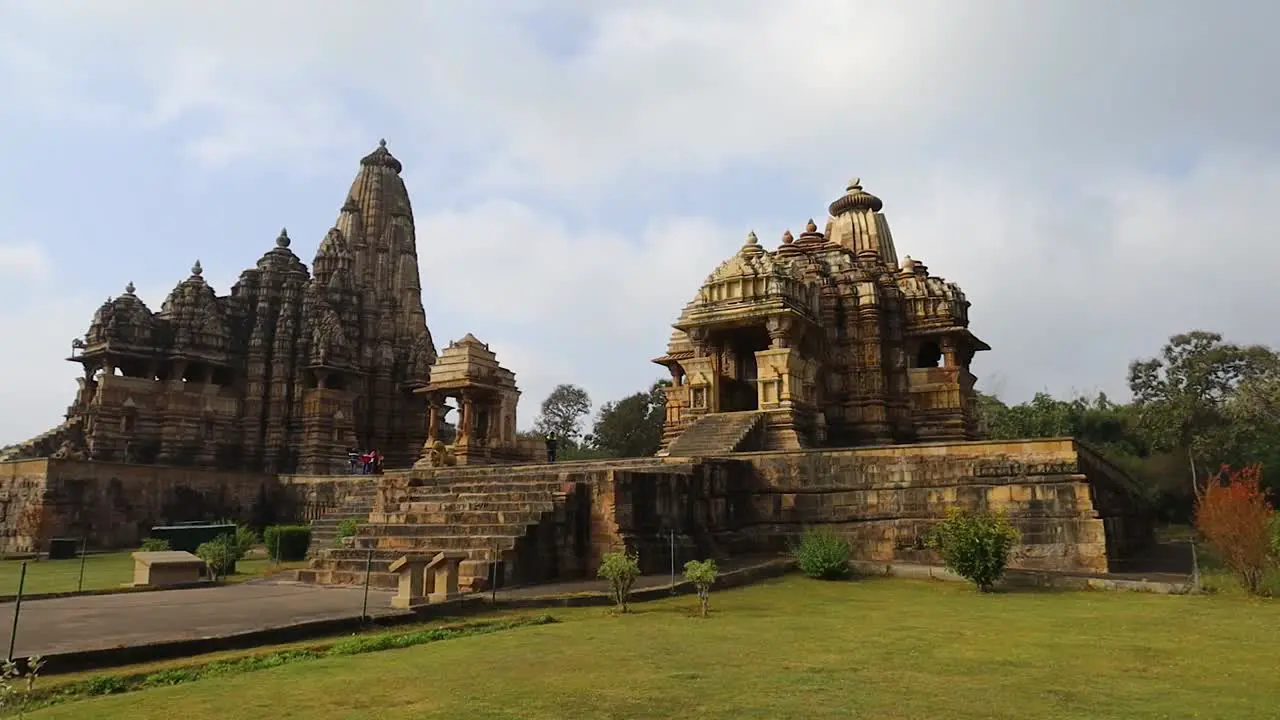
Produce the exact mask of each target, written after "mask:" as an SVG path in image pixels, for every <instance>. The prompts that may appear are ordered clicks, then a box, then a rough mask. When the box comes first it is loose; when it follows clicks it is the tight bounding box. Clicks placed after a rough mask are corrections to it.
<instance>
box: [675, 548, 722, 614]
mask: <svg viewBox="0 0 1280 720" xmlns="http://www.w3.org/2000/svg"><path fill="white" fill-rule="evenodd" d="M719 575H720V571H719V569H718V568H716V561H715V560H701V561H699V560H690V561H689V562H687V563H685V564H684V579H685V580H688V581H689V582H691V583H693V586H694V588H696V589H697V590H698V608H699V610H700V611H701V613H702V617H706V616H707V613H708V612H709V611H710V610H711V586H712V585H714V584H715V583H716V578H717V577H718V576H719Z"/></svg>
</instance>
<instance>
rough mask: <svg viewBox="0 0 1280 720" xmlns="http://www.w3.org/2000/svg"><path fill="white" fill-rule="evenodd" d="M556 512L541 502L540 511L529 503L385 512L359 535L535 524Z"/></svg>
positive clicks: (371, 519) (361, 527) (372, 518)
mask: <svg viewBox="0 0 1280 720" xmlns="http://www.w3.org/2000/svg"><path fill="white" fill-rule="evenodd" d="M554 509H555V508H554V506H553V505H552V504H551V503H541V504H540V507H536V508H531V507H530V504H529V503H517V504H515V505H514V506H513V507H509V508H503V509H481V510H471V509H441V510H434V511H427V512H397V513H382V514H380V515H377V517H375V516H374V515H370V516H369V524H368V525H364V524H362V525H360V529H359V530H358V532H364V528H365V527H369V526H372V525H374V524H380V525H394V526H403V525H465V524H469V523H479V524H481V525H486V524H488V525H492V524H523V525H532V524H533V523H536V522H538V520H540V519H541V518H542V515H543V513H547V512H551V511H552V510H554Z"/></svg>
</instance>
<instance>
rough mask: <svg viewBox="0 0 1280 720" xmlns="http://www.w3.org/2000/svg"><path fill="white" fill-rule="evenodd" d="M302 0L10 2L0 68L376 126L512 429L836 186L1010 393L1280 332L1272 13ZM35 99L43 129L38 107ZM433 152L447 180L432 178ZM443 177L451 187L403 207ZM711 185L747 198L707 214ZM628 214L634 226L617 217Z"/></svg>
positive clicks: (227, 116)
mask: <svg viewBox="0 0 1280 720" xmlns="http://www.w3.org/2000/svg"><path fill="white" fill-rule="evenodd" d="M296 8H297V5H296V3H292V2H285V1H284V0H279V1H274V2H273V1H272V0H254V1H253V2H252V3H250V2H249V0H229V1H227V2H222V3H199V4H198V3H168V4H163V3H154V2H145V1H143V0H136V1H132V2H126V1H125V0H120V1H118V2H113V3H110V4H103V3H92V2H72V1H70V0H67V1H66V2H59V3H49V2H38V1H36V0H28V1H27V2H12V3H7V4H6V6H5V9H3V10H0V27H5V26H7V27H10V28H22V31H21V33H20V35H21V37H22V38H23V39H24V44H23V45H21V48H22V51H21V54H19V53H18V51H16V50H14V51H12V52H10V53H9V55H10V56H12V57H11V58H10V61H9V65H10V72H11V73H12V72H13V68H14V67H16V66H17V65H16V63H17V60H14V59H13V58H18V59H20V60H21V61H22V62H23V63H32V64H31V65H30V67H33V68H37V69H39V71H40V73H41V74H40V76H39V77H41V78H45V77H48V78H54V79H57V81H58V88H60V90H59V93H58V94H56V95H55V96H54V98H55V99H57V98H61V99H65V100H66V101H67V102H73V101H74V102H76V103H80V104H81V105H83V106H92V105H93V104H94V103H95V102H98V103H103V102H106V100H105V99H104V97H103V95H104V94H105V93H106V91H105V90H104V91H102V92H98V93H95V92H94V89H93V88H92V87H85V86H83V84H82V85H74V83H73V81H72V80H70V79H69V78H71V79H74V78H75V77H77V76H78V75H77V71H79V70H80V69H83V68H86V67H91V66H94V65H109V66H110V70H111V71H112V73H113V77H119V78H124V79H126V80H127V81H128V83H129V84H130V87H131V88H132V91H131V93H130V94H126V95H124V96H123V97H125V98H126V100H125V101H120V102H126V104H128V113H127V117H129V118H130V119H131V120H132V121H133V122H135V123H137V124H138V126H139V127H146V128H154V129H166V130H168V129H173V128H179V129H181V131H182V132H181V133H180V134H181V135H182V137H184V138H186V139H187V144H186V151H187V153H188V155H189V157H190V158H192V159H193V160H195V161H196V162H197V163H198V164H200V165H203V166H206V167H215V168H216V167H222V166H228V165H236V164H242V165H248V164H252V163H264V164H265V163H279V162H280V161H281V160H284V161H286V162H287V163H288V165H289V166H292V167H296V166H297V164H298V163H299V162H323V163H329V162H349V160H350V159H349V158H347V157H346V156H345V155H344V156H341V157H336V156H335V152H336V150H335V148H338V147H343V148H347V147H350V146H352V145H356V144H364V143H369V142H371V140H372V139H374V138H375V137H376V136H377V135H378V134H383V133H384V130H383V128H388V127H389V128H390V129H387V130H385V133H386V134H389V135H391V136H392V140H393V149H395V150H396V152H397V155H398V156H399V157H400V159H401V160H402V161H404V163H405V167H406V170H405V176H406V179H407V180H409V181H410V182H411V183H415V182H419V183H421V185H422V187H421V188H420V189H419V192H417V193H415V200H416V201H417V202H416V205H417V207H418V208H419V211H418V218H417V220H418V226H419V227H418V230H419V239H420V243H421V252H422V256H423V259H424V260H423V287H424V293H425V296H426V306H427V313H428V318H429V321H430V323H431V325H432V329H433V332H434V333H435V335H436V340H437V343H438V344H441V345H443V344H444V343H445V342H447V340H448V339H449V336H450V335H452V336H453V337H455V338H456V337H460V336H461V335H462V334H463V333H465V332H468V331H470V332H474V333H475V334H476V335H477V336H479V337H480V338H481V339H482V340H484V341H486V342H489V343H491V344H492V346H493V347H494V349H495V350H496V351H497V352H498V354H499V357H500V358H502V359H503V361H504V363H506V364H507V365H508V366H509V367H511V368H512V369H513V370H515V371H516V372H517V374H518V376H519V377H520V381H521V385H522V387H523V388H524V389H525V395H524V403H523V405H524V407H523V412H522V417H523V418H524V419H525V420H526V422H527V420H528V419H529V418H531V417H532V413H533V412H534V411H535V410H536V405H537V403H538V402H539V401H540V400H541V398H542V396H543V395H545V392H546V391H547V390H549V389H550V387H551V386H552V385H554V384H556V383H557V382H563V381H573V382H580V383H582V384H584V385H586V386H587V387H588V389H589V390H591V391H592V393H593V396H595V398H596V399H597V400H607V399H611V398H613V397H616V396H621V395H623V394H625V393H627V392H630V391H633V390H634V389H637V388H638V387H639V386H641V385H642V384H643V383H644V382H646V381H647V380H649V379H650V378H652V377H653V376H655V375H656V373H657V372H659V371H660V369H659V368H657V367H656V366H651V365H649V364H648V363H647V359H648V358H650V357H653V356H654V355H656V354H659V353H660V352H661V351H662V349H663V346H664V344H665V341H666V336H667V334H668V333H669V327H668V326H669V323H670V322H671V320H672V319H673V318H674V317H675V316H676V314H678V312H679V310H680V307H681V305H682V304H683V303H684V302H685V301H687V300H688V298H689V297H690V296H691V295H692V293H693V292H694V290H695V289H696V286H697V284H698V282H699V281H700V280H701V279H702V277H703V276H705V274H706V273H707V272H709V271H710V270H711V269H712V268H713V267H714V265H715V263H716V262H718V261H719V260H720V259H722V258H723V257H724V256H726V255H727V254H729V253H731V252H733V251H734V249H735V248H737V247H738V244H739V242H740V238H741V235H742V234H743V233H744V232H745V230H746V229H748V228H749V227H751V226H752V225H756V228H755V229H756V230H757V231H758V232H759V234H760V237H762V238H765V239H766V240H768V239H769V238H775V237H777V235H778V234H780V233H781V230H782V229H783V228H784V227H785V226H787V225H789V226H790V227H791V229H793V230H795V229H797V228H798V227H800V225H801V224H802V223H803V222H804V220H805V219H807V218H808V217H810V216H814V217H816V218H818V219H819V220H821V216H822V213H823V210H824V208H825V205H826V204H827V202H829V201H830V200H831V199H833V198H834V197H835V195H837V194H838V193H839V191H840V190H841V188H842V187H843V186H842V185H841V184H840V183H841V181H842V180H843V179H845V177H846V176H847V175H848V174H853V173H858V174H861V175H862V176H863V178H864V181H865V185H866V187H867V189H868V190H870V191H872V192H875V193H876V194H878V195H880V196H881V197H882V198H883V199H884V200H885V203H886V212H887V213H888V216H889V220H890V223H891V224H892V226H893V227H894V231H895V232H894V234H895V238H896V239H897V242H898V245H899V252H900V254H910V255H912V256H914V257H917V258H921V259H923V260H925V261H926V262H927V263H928V264H929V266H930V268H931V269H932V270H933V271H934V272H935V273H937V274H940V275H943V276H945V277H947V278H948V279H951V280H955V281H957V282H959V283H960V284H961V285H962V286H963V287H964V288H965V290H966V291H967V292H968V294H969V296H970V298H971V299H972V300H973V302H974V307H973V320H974V328H975V330H976V331H977V332H978V333H979V334H980V335H982V336H983V337H984V338H985V339H987V340H988V341H989V342H991V343H992V345H994V346H995V348H996V349H995V351H994V352H992V353H989V354H987V355H986V356H983V357H980V358H979V360H978V366H977V372H978V373H979V375H981V376H984V377H985V378H986V379H987V382H992V381H993V380H994V379H995V378H999V380H1000V382H1001V383H1002V384H1003V386H1004V387H1005V388H1006V389H1007V390H1008V391H1009V393H1010V394H1011V396H1013V397H1015V398H1016V397H1022V396H1025V395H1026V394H1028V393H1030V392H1032V391H1034V390H1037V389H1040V388H1041V387H1047V388H1049V389H1051V390H1054V391H1056V392H1065V391H1067V390H1068V389H1070V388H1072V387H1075V388H1078V389H1080V390H1086V391H1087V390H1092V389H1094V388H1103V389H1106V390H1108V391H1112V392H1115V391H1119V390H1122V386H1123V376H1124V365H1125V363H1126V362H1127V361H1128V360H1129V359H1131V358H1133V357H1135V356H1138V355H1147V354H1152V353H1154V352H1155V351H1156V350H1157V349H1158V347H1159V345H1160V343H1161V342H1162V341H1163V339H1164V338H1165V337H1167V336H1168V335H1169V334H1171V333H1173V332H1177V331H1181V330H1185V329H1188V328H1190V327H1204V328H1208V329H1214V330H1219V331H1221V332H1224V333H1226V334H1228V335H1229V336H1232V337H1235V338H1238V339H1240V340H1242V341H1261V342H1272V343H1280V337H1275V335H1276V332H1275V331H1274V330H1273V329H1271V327H1270V326H1269V325H1268V324H1267V323H1266V319H1267V318H1268V316H1269V310H1270V308H1271V307H1272V306H1274V305H1276V304H1277V302H1280V292H1277V291H1276V290H1274V289H1273V288H1272V283H1271V282H1270V280H1269V278H1268V276H1267V275H1266V274H1265V271H1266V269H1267V268H1269V267H1271V266H1273V265H1275V263H1276V262H1277V261H1280V250H1277V248H1276V243H1274V242H1273V238H1274V234H1275V232H1274V230H1273V228H1275V227H1277V222H1278V221H1280V211H1278V210H1277V209H1276V203H1275V201H1274V200H1273V198H1274V197H1276V195H1277V192H1278V191H1280V143H1277V142H1276V140H1275V138H1274V131H1273V129H1272V128H1271V124H1272V123H1270V122H1269V119H1270V118H1272V117H1274V116H1275V115H1276V113H1277V112H1280V85H1277V84H1275V83H1274V82H1272V80H1271V77H1270V75H1268V74H1267V73H1266V71H1265V68H1267V67H1274V66H1276V65H1277V64H1280V48H1277V46H1276V45H1275V43H1274V42H1271V39H1270V38H1269V37H1268V33H1270V32H1271V30H1270V29H1271V28H1273V27H1275V26H1276V25H1277V21H1280V6H1277V7H1271V6H1268V5H1266V4H1260V3H1247V2H1244V1H1243V0H1240V1H1239V2H1227V3H1225V5H1223V4H1219V5H1215V6H1208V5H1205V4H1203V3H1191V2H1189V1H1187V2H1182V1H1177V0H1165V1H1163V2H1158V3H1157V2H1155V0H1150V1H1148V0H1135V1H1134V2H1128V3H1123V4H1115V3H1105V4H1104V3H1102V2H1101V0H1075V1H1074V2H1068V1H1067V0H1063V1H1062V2H1051V1H1049V0H1045V1H1044V2H1037V3H1021V4H1017V3H1008V2H1003V1H1000V0H990V1H980V0H973V1H971V2H965V3H955V2H944V1H943V0H918V1H916V2H910V3H902V2H889V1H887V0H886V1H883V2H882V1H880V0H859V1H857V2H850V0H830V1H829V2H819V1H817V0H814V1H808V2H806V1H804V0H793V2H787V3H779V2H766V1H765V0H739V1H737V2H732V3H730V2H727V0H726V1H725V2H705V3H696V4H691V3H687V2H682V3H677V2H675V0H646V1H645V2H640V1H639V0H617V1H616V2H610V3H597V2H587V1H586V0H548V1H547V2H541V3H537V2H531V1H530V2H514V3H513V2H496V1H487V2H486V1H477V2H472V3H455V2H445V1H443V0H441V1H440V2H407V1H406V2H401V1H399V0H383V2H380V3H379V4H378V5H377V11H376V12H374V11H372V10H370V9H369V6H367V5H366V4H357V3H348V2H336V1H332V2H330V1H324V2H321V1H320V0H317V1H316V2H314V3H311V4H309V5H308V12H306V13H300V12H298V11H297V9H296ZM249 17H251V18H252V21H247V20H246V18H249ZM549 27H550V28H552V31H551V32H550V33H549V34H550V35H552V36H554V37H548V31H547V28H549ZM10 32H11V33H12V32H15V31H12V30H11V31H10ZM0 39H3V38H0ZM14 47H18V46H14ZM41 48H44V49H45V50H41ZM54 48H57V51H56V52H55V51H54V50H53V49H54ZM108 50H110V51H111V52H108ZM5 57H6V56H5V55H4V54H3V53H0V65H4V64H6V60H5ZM108 57H109V58H111V60H110V61H109V62H108V61H105V60H103V58H108ZM24 67H25V66H24ZM38 86H39V83H35V82H29V83H27V84H24V85H20V86H19V87H18V91H17V92H18V94H19V95H23V94H26V95H31V94H32V93H34V92H35V89H36V88H38ZM73 87H74V89H75V90H76V91H77V92H78V94H77V93H73V92H71V90H69V89H68V88H73ZM115 90H116V88H115V86H114V85H113V86H112V87H111V92H112V93H114V92H115ZM43 102H44V104H43V105H40V104H37V105H35V106H34V110H33V112H55V111H56V108H54V107H52V106H51V105H50V103H51V102H53V101H51V100H49V99H48V98H44V99H43ZM22 106H23V107H29V106H28V105H22ZM411 130H412V131H413V134H414V135H416V136H417V137H415V138H412V139H410V141H409V142H408V143H407V145H408V149H407V150H403V149H397V148H396V145H397V143H396V136H395V135H394V133H395V132H397V131H400V132H402V133H409V131H411ZM422 138H429V139H430V142H422V141H421V139H422ZM413 143H419V144H417V145H414V144H413ZM446 149H447V150H448V151H450V152H457V153H459V154H461V155H465V156H466V158H467V164H466V165H465V166H458V167H452V166H451V167H450V168H449V169H448V171H447V172H446V171H442V170H440V169H439V164H440V163H441V162H443V161H442V160H440V159H439V158H440V156H441V155H442V154H443V151H444V150H446ZM343 152H346V151H345V150H344V151H343ZM424 176H425V177H429V178H430V181H429V182H422V181H421V178H423V177H424ZM440 177H447V178H448V187H447V188H446V189H447V190H456V189H457V188H465V189H466V196H465V197H466V200H465V202H462V203H460V204H459V205H458V206H457V207H454V208H441V207H431V206H430V205H428V204H427V203H424V202H423V200H424V198H432V196H433V193H435V191H437V190H439V189H441V188H440V187H437V186H438V185H441V184H442V183H438V182H435V181H436V180H438V179H439V178H440ZM727 180H733V188H734V192H739V191H741V192H742V193H743V194H744V197H743V199H739V200H737V201H734V200H733V199H726V198H725V197H723V196H724V195H727V193H728V191H723V192H719V188H718V187H716V185H717V184H718V183H723V182H726V181H727ZM669 186H678V188H679V190H678V191H671V192H680V193H687V194H686V195H682V196H681V197H678V198H674V199H673V198H672V197H670V196H668V195H664V191H666V190H667V189H668V188H669ZM744 186H745V187H744ZM335 190H336V189H335ZM531 194H532V195H535V196H537V197H540V198H543V199H547V198H550V199H551V200H554V202H555V204H554V205H548V204H539V203H538V202H535V201H534V200H532V199H530V195H531ZM775 194H786V195H787V197H788V198H793V199H789V200H787V201H785V202H784V201H782V200H774V199H771V197H772V196H774V195H775ZM794 198H802V200H800V201H796V200H794ZM677 200H678V201H679V202H677ZM331 203H332V198H331V197H329V196H325V197H322V198H317V207H318V208H319V210H318V212H322V213H325V214H329V213H331V211H332V208H331V207H330V205H331ZM797 203H798V204H799V205H800V206H795V205H796V204H797ZM703 206H705V207H706V208H707V209H706V210H699V209H697V208H701V207H703ZM620 207H624V208H626V209H627V210H628V212H629V213H630V214H631V216H633V217H634V216H641V217H644V218H646V220H647V221H646V222H645V223H643V227H641V228H640V229H636V228H635V227H634V225H635V223H634V222H631V221H628V222H618V221H616V220H615V218H614V217H613V214H614V211H615V210H616V209H617V208H620ZM690 207H693V208H695V209H694V210H690V209H689V208H690ZM570 218H572V220H571V219H570ZM777 218H790V219H789V220H788V221H787V222H779V221H777ZM771 223H773V224H776V225H777V226H776V227H769V225H770V224H771ZM300 254H302V252H301V251H300ZM250 260H251V258H246V261H250ZM219 290H220V291H224V292H225V287H223V286H219ZM33 302H34V301H33ZM10 317H11V318H12V317H13V316H10ZM27 317H36V316H35V315H31V316H27ZM86 319H87V318H77V320H78V321H79V322H83V321H84V320H86ZM10 322H15V323H16V322H18V321H17V320H11V321H10ZM11 327H13V328H15V329H16V328H18V326H17V325H12V326H11ZM78 330H79V328H77V331H78ZM19 331H20V330H19ZM64 404H65V403H64ZM4 434H5V432H4V428H3V427H0V435H4Z"/></svg>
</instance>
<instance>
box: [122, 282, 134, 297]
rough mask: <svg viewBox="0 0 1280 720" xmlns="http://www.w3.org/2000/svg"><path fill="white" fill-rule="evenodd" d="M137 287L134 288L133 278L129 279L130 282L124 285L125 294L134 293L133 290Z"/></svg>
mask: <svg viewBox="0 0 1280 720" xmlns="http://www.w3.org/2000/svg"><path fill="white" fill-rule="evenodd" d="M135 289H136V288H134V287H133V281H132V280H130V281H129V284H128V285H125V286H124V294H125V295H132V294H133V291H134V290H135Z"/></svg>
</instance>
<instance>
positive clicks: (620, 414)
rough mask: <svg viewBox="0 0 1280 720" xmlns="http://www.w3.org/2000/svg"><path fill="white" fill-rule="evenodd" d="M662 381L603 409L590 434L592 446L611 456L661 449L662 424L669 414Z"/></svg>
mask: <svg viewBox="0 0 1280 720" xmlns="http://www.w3.org/2000/svg"><path fill="white" fill-rule="evenodd" d="M670 385H671V383H670V381H667V380H659V381H658V382H656V383H654V384H653V386H652V387H651V388H649V390H648V391H647V392H638V393H636V394H634V395H629V396H627V397H625V398H623V399H621V400H618V401H616V402H607V403H605V404H604V405H603V406H601V408H600V413H599V415H598V416H597V417H596V421H595V426H594V427H593V428H592V430H591V435H590V436H588V437H589V439H590V441H591V445H592V447H594V448H596V449H598V450H601V451H603V453H604V454H605V455H608V456H609V457H619V458H624V457H645V456H649V455H653V454H654V453H656V452H658V447H659V446H660V445H661V444H662V424H663V422H664V421H665V420H666V415H667V393H666V388H667V387H668V386H670Z"/></svg>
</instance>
